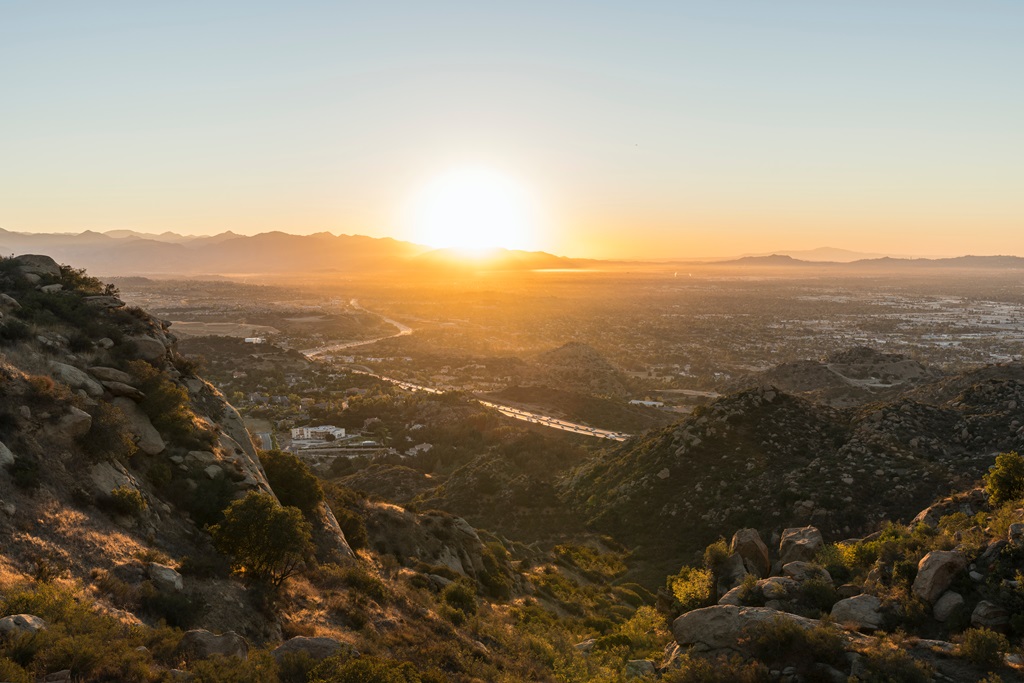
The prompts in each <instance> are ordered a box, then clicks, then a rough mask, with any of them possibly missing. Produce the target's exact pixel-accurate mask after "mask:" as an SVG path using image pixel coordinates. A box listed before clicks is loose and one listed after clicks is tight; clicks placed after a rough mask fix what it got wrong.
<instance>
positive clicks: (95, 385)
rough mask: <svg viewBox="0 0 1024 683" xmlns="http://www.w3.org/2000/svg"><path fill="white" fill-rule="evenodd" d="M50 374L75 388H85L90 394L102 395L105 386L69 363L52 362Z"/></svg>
mask: <svg viewBox="0 0 1024 683" xmlns="http://www.w3.org/2000/svg"><path fill="white" fill-rule="evenodd" d="M50 375H51V376H52V377H53V378H54V379H55V380H58V381H60V382H63V383H64V384H67V385H68V386H70V387H74V388H75V389H84V390H85V393H87V394H89V395H90V396H94V397H95V396H102V395H103V387H102V386H101V385H100V383H99V382H97V381H96V380H94V379H93V378H92V377H90V376H89V375H88V374H87V373H86V372H85V371H84V370H79V369H78V368H76V367H75V366H73V365H68V364H67V363H57V362H53V363H50Z"/></svg>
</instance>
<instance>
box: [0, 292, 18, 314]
mask: <svg viewBox="0 0 1024 683" xmlns="http://www.w3.org/2000/svg"><path fill="white" fill-rule="evenodd" d="M19 308H21V304H19V303H18V301H17V299H15V298H14V297H13V296H10V295H8V294H4V293H2V292H0V311H2V312H4V313H10V312H12V311H16V310H18V309H19Z"/></svg>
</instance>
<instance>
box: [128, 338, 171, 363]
mask: <svg viewBox="0 0 1024 683" xmlns="http://www.w3.org/2000/svg"><path fill="white" fill-rule="evenodd" d="M129 340H130V341H131V342H132V343H133V344H135V354H136V355H137V356H138V357H139V358H141V359H142V360H146V361H150V362H156V361H158V360H160V359H162V358H163V357H164V356H166V355H167V347H166V346H164V343H163V342H162V341H160V340H159V339H156V338H155V337H149V336H145V335H140V336H137V337H130V338H129Z"/></svg>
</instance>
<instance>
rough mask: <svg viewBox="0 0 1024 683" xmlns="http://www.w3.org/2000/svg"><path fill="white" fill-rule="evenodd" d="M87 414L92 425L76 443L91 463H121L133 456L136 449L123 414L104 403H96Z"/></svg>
mask: <svg viewBox="0 0 1024 683" xmlns="http://www.w3.org/2000/svg"><path fill="white" fill-rule="evenodd" d="M89 414H90V415H92V425H91V426H90V427H89V431H88V432H86V433H85V434H84V435H83V436H81V437H79V439H78V443H79V445H81V446H82V450H84V451H85V453H86V454H87V455H88V456H89V458H90V459H91V460H92V461H93V462H100V461H104V460H108V461H109V460H120V461H122V462H123V461H125V460H127V459H128V458H130V457H131V456H133V455H134V454H135V452H136V451H137V450H138V448H137V447H136V445H135V439H134V438H133V437H132V433H131V430H130V429H129V428H128V419H127V418H126V417H125V415H124V413H123V412H121V411H120V410H119V409H117V408H115V407H114V406H112V405H111V404H109V403H107V402H106V401H97V402H96V405H95V406H93V407H91V408H90V409H89Z"/></svg>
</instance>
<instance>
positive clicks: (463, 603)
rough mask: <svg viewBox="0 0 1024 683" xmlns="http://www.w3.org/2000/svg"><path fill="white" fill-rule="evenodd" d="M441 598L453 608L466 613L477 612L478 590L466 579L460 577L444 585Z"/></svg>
mask: <svg viewBox="0 0 1024 683" xmlns="http://www.w3.org/2000/svg"><path fill="white" fill-rule="evenodd" d="M441 599H442V600H444V602H445V603H446V604H448V605H449V606H450V607H452V608H453V609H456V610H458V611H460V612H462V613H463V614H465V615H467V616H468V615H470V614H476V609H477V605H476V590H475V589H474V588H473V586H472V585H471V584H470V583H469V581H467V580H465V579H459V580H458V581H454V582H452V583H450V584H448V585H447V586H445V587H444V590H443V591H441Z"/></svg>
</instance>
